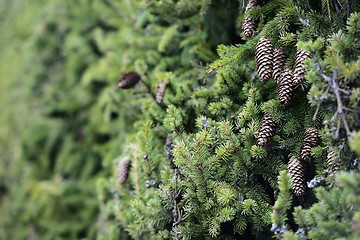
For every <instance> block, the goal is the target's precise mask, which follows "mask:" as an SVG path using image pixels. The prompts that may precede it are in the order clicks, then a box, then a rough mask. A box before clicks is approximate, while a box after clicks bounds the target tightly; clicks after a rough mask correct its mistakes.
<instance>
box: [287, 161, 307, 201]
mask: <svg viewBox="0 0 360 240" xmlns="http://www.w3.org/2000/svg"><path fill="white" fill-rule="evenodd" d="M287 172H288V174H289V176H290V179H291V181H292V183H293V192H294V194H295V195H296V196H297V197H302V196H303V195H304V194H305V189H306V188H305V187H306V186H305V174H304V167H303V166H302V164H301V162H300V161H299V160H298V159H297V158H296V157H291V158H290V160H289V162H288V165H287Z"/></svg>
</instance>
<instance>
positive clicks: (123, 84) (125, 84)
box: [118, 72, 141, 89]
mask: <svg viewBox="0 0 360 240" xmlns="http://www.w3.org/2000/svg"><path fill="white" fill-rule="evenodd" d="M140 79H141V77H140V75H139V74H138V73H137V72H128V73H125V74H124V75H123V76H122V77H121V79H120V80H119V82H118V87H119V88H122V89H128V88H133V87H134V86H135V85H136V84H137V83H138V82H139V81H140Z"/></svg>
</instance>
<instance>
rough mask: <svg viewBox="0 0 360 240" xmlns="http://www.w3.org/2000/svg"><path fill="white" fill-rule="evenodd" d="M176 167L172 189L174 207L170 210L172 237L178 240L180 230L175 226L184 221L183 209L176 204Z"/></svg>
mask: <svg viewBox="0 0 360 240" xmlns="http://www.w3.org/2000/svg"><path fill="white" fill-rule="evenodd" d="M178 171H179V170H178V169H174V176H173V178H174V181H175V186H174V191H173V196H172V197H173V202H174V209H173V211H172V213H173V225H172V231H173V232H174V234H175V236H174V239H176V240H178V239H180V234H181V232H179V231H177V226H178V225H179V224H180V223H181V222H182V221H184V218H183V211H182V210H181V209H180V208H179V205H178V197H179V195H180V191H178V189H177V179H178V176H177V175H178Z"/></svg>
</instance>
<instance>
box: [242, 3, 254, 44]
mask: <svg viewBox="0 0 360 240" xmlns="http://www.w3.org/2000/svg"><path fill="white" fill-rule="evenodd" d="M255 6H256V0H250V1H249V3H248V4H247V5H246V9H245V17H244V21H243V26H242V27H243V32H244V35H245V37H252V36H254V35H255V32H256V27H257V23H256V22H255V20H254V19H252V18H251V17H247V16H246V14H247V12H248V11H249V10H250V9H252V8H254V7H255Z"/></svg>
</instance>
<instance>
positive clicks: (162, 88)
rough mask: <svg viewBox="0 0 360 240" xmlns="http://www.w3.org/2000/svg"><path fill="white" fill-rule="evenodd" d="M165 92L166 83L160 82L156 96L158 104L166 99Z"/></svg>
mask: <svg viewBox="0 0 360 240" xmlns="http://www.w3.org/2000/svg"><path fill="white" fill-rule="evenodd" d="M165 90H166V83H165V81H160V82H158V83H157V85H156V96H155V98H156V102H157V103H161V102H162V100H163V98H164V94H165Z"/></svg>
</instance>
